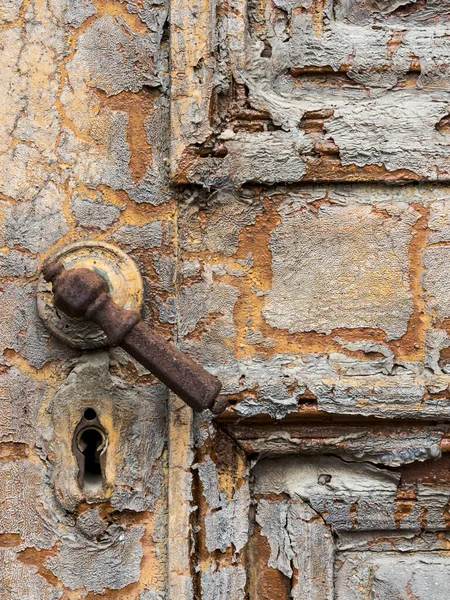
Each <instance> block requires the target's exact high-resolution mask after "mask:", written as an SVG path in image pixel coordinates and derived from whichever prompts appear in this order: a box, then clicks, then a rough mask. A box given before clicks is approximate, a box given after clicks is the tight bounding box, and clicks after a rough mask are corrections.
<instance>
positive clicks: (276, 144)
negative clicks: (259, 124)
mask: <svg viewBox="0 0 450 600" xmlns="http://www.w3.org/2000/svg"><path fill="white" fill-rule="evenodd" d="M225 146H226V148H227V150H228V153H227V155H226V156H225V158H209V157H208V158H204V159H202V160H201V162H198V163H196V165H195V166H194V167H191V168H190V169H188V172H187V177H188V179H189V181H190V182H191V183H196V182H197V183H202V184H203V185H205V186H206V187H209V186H211V185H219V184H220V183H224V182H227V181H229V180H231V181H233V183H235V184H237V185H240V184H243V183H245V182H246V181H258V182H261V183H265V184H271V183H278V182H282V181H283V182H284V181H285V182H294V181H299V180H300V179H301V178H302V177H303V175H304V173H305V171H306V163H305V161H304V160H303V158H302V156H301V155H302V154H303V153H306V152H308V151H310V150H312V148H313V146H314V144H313V143H312V142H311V141H310V140H309V139H308V138H307V137H306V136H305V135H304V133H303V132H300V131H293V132H290V133H287V132H284V131H274V132H270V133H269V132H261V133H246V132H237V133H236V134H235V135H234V136H233V138H232V139H231V140H227V141H226V142H225Z"/></svg>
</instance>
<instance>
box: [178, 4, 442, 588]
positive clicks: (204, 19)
mask: <svg viewBox="0 0 450 600" xmlns="http://www.w3.org/2000/svg"><path fill="white" fill-rule="evenodd" d="M449 23H450V4H449V3H447V2H442V1H441V2H433V1H431V0H423V1H422V0H417V1H406V0H405V1H402V0H400V1H395V0H390V1H389V0H387V1H382V0H380V1H377V0H365V1H364V0H363V1H361V0H334V1H332V0H247V1H246V0H233V1H227V0H225V1H223V2H220V3H218V4H215V3H214V2H211V1H210V0H204V1H203V2H199V3H197V4H195V6H190V7H189V8H188V7H187V6H186V4H185V3H184V2H182V1H180V2H177V1H176V2H173V3H172V7H171V27H172V34H171V56H172V63H171V69H172V82H171V94H172V105H171V106H172V113H171V140H172V146H171V149H172V153H171V168H172V178H173V180H175V181H177V182H179V183H180V184H181V185H185V186H186V191H187V197H188V199H189V201H184V202H181V203H180V204H179V214H178V231H179V238H178V239H179V242H178V243H179V260H180V263H179V265H180V275H181V277H182V278H183V281H182V283H180V288H179V295H178V315H179V317H178V318H179V327H178V335H179V342H180V343H181V344H182V346H183V348H185V349H186V350H187V351H189V352H190V353H192V355H193V356H196V357H197V358H198V359H199V360H202V361H203V362H205V363H206V364H209V365H210V366H211V368H212V369H214V371H215V372H216V373H218V374H219V375H220V377H221V378H222V380H223V382H224V387H225V391H226V393H227V394H228V395H229V397H230V399H231V401H232V404H233V407H232V409H230V410H228V412H227V413H225V414H224V415H222V416H221V417H219V419H217V421H216V423H211V421H210V419H208V418H204V419H202V418H196V420H195V421H194V424H193V442H192V444H193V445H192V454H191V455H186V453H183V455H182V456H180V457H179V462H175V464H173V465H171V471H170V473H171V474H172V473H173V472H174V469H175V465H178V466H179V467H183V466H184V469H185V482H184V486H185V491H184V494H182V499H180V500H179V502H180V506H184V507H185V529H184V531H183V530H180V529H179V527H180V523H179V519H180V516H181V512H180V511H177V510H174V508H173V507H172V504H171V503H169V522H170V523H176V525H173V529H171V531H172V532H176V536H177V537H176V538H175V540H176V541H175V540H173V538H172V537H171V538H170V539H171V543H172V541H175V543H174V545H173V546H170V551H169V565H171V567H172V568H171V580H170V582H171V587H170V590H171V591H170V593H169V596H170V597H171V598H192V597H195V598H201V599H202V600H219V599H220V600H228V599H233V600H238V599H239V600H244V599H245V600H288V599H289V598H293V599H295V600H326V599H327V600H331V599H336V600H353V599H354V600H356V599H358V600H362V599H366V598H373V599H375V598H376V599H377V600H381V599H382V600H398V599H405V600H406V599H407V598H408V599H410V598H414V599H419V598H420V599H421V600H425V599H431V598H433V600H438V599H442V600H443V599H444V598H448V596H449V593H448V584H449V581H450V554H449V539H450V538H449V535H448V533H447V531H448V527H449V510H448V507H449V500H450V488H449V483H450V476H449V461H448V460H446V458H447V457H446V455H445V454H444V455H443V454H442V452H443V451H445V450H446V449H447V448H448V445H447V442H446V439H447V438H446V435H447V434H448V431H449V430H448V425H447V420H448V417H449V415H450V412H449V399H448V396H449V393H448V385H449V383H450V380H449V375H448V374H449V373H450V369H449V367H448V364H447V362H448V350H447V348H448V347H449V345H450V338H449V336H448V318H449V317H450V304H449V301H448V298H449V292H450V284H449V281H450V279H449V274H450V271H449V268H448V264H449V260H448V258H449V256H450V255H449V252H450V246H449V242H450V234H449V232H450V229H449V214H450V202H449V200H448V194H449V188H448V186H447V185H446V181H448V178H449V171H450V161H449V143H448V142H449V140H448V123H449V112H450V106H449V99H450V97H449V95H448V81H449V51H450V45H449V31H450V30H449ZM193 184H195V185H196V187H193ZM173 423H174V426H175V421H173ZM180 428H181V427H180ZM177 430H178V428H177ZM188 431H189V424H187V425H186V426H185V432H186V434H185V435H186V436H187V434H188ZM173 439H175V438H173ZM172 447H173V446H172ZM174 448H175V449H174V450H173V451H172V454H171V456H172V457H173V459H174V460H175V461H176V459H177V452H181V450H180V445H179V444H176V445H175V447H174ZM183 461H185V462H183ZM191 478H192V479H191ZM179 485H180V481H179V479H176V480H174V481H173V482H171V484H170V490H174V489H176V490H178V491H177V493H175V492H173V496H172V497H173V499H174V501H175V499H176V498H177V494H179V493H180V492H179V489H180V488H179ZM191 493H192V496H190V494H191ZM169 497H170V496H169ZM186 498H190V507H189V508H186ZM181 537H184V540H185V542H184V546H181V545H179V540H180V538H181ZM183 551H184V555H182V552H183ZM183 559H184V562H183ZM171 561H173V562H171ZM183 586H184V587H183Z"/></svg>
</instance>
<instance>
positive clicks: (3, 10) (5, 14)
mask: <svg viewBox="0 0 450 600" xmlns="http://www.w3.org/2000/svg"><path fill="white" fill-rule="evenodd" d="M23 2H24V0H5V1H4V2H3V3H2V6H1V7H0V23H2V24H5V23H10V22H11V21H15V20H16V19H18V17H19V15H20V9H21V8H22V5H23Z"/></svg>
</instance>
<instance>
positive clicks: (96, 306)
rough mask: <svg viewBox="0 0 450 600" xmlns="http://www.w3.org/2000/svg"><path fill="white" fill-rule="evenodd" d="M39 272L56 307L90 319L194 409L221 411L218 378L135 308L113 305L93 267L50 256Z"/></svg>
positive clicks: (222, 406)
mask: <svg viewBox="0 0 450 600" xmlns="http://www.w3.org/2000/svg"><path fill="white" fill-rule="evenodd" d="M42 274H43V276H44V279H45V280H46V281H47V282H49V283H52V286H53V304H54V306H55V307H56V308H57V309H59V310H61V311H62V312H64V313H66V314H67V315H69V316H70V317H83V318H85V319H88V320H89V321H93V322H94V323H95V324H96V325H98V326H99V327H100V328H101V329H102V330H103V331H104V332H105V334H106V337H107V339H108V343H109V344H110V345H112V346H120V347H122V348H123V349H124V350H125V351H126V352H128V354H130V355H131V356H132V357H133V358H135V359H136V360H137V361H139V362H140V363H141V364H142V365H143V366H144V367H145V368H146V369H148V370H149V371H150V372H151V373H153V374H154V375H155V376H156V377H157V378H158V379H159V380H160V381H161V382H162V383H164V384H165V385H166V386H167V387H168V388H169V389H171V390H172V391H173V392H174V393H175V394H176V395H177V396H179V397H180V398H181V399H182V400H184V402H186V404H188V405H189V406H190V407H191V408H193V409H194V410H195V411H197V412H200V411H202V410H205V409H210V410H211V411H212V412H213V413H214V414H219V413H221V412H222V411H224V410H225V408H226V407H227V405H228V402H227V400H226V399H225V398H224V397H219V392H220V390H221V387H222V384H221V382H220V381H219V379H218V378H217V377H215V376H214V375H212V374H211V373H209V372H208V371H207V370H206V369H204V368H203V367H202V366H201V365H199V364H198V363H196V362H194V361H193V360H192V359H191V358H190V357H189V356H187V355H186V354H183V352H181V351H180V350H179V349H178V348H176V347H175V346H173V345H172V344H169V343H168V342H166V340H164V339H163V338H162V337H161V336H160V335H158V334H156V333H154V332H153V331H152V330H151V328H150V327H149V326H148V325H147V324H146V323H144V322H143V320H142V319H141V316H140V314H139V313H138V312H135V311H132V310H126V309H124V308H121V307H120V306H118V305H117V304H116V303H115V302H114V300H113V299H112V297H111V295H110V293H109V288H108V284H107V282H106V281H105V279H103V277H101V276H100V275H98V274H97V273H96V272H95V271H93V270H91V269H87V268H71V269H66V268H65V267H64V265H63V264H62V263H61V262H58V261H53V262H50V263H47V264H46V265H44V267H43V269H42Z"/></svg>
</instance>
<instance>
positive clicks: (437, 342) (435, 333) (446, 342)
mask: <svg viewBox="0 0 450 600" xmlns="http://www.w3.org/2000/svg"><path fill="white" fill-rule="evenodd" d="M449 346H450V337H449V336H448V334H447V332H446V331H445V330H444V329H430V330H428V331H427V333H426V337H425V349H426V359H425V366H426V367H428V368H429V369H430V370H431V371H432V372H433V373H434V374H436V375H441V374H442V372H444V373H446V374H448V373H450V368H449V365H445V366H444V367H443V369H441V367H440V364H439V360H440V358H441V350H444V349H445V348H448V347H449Z"/></svg>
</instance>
